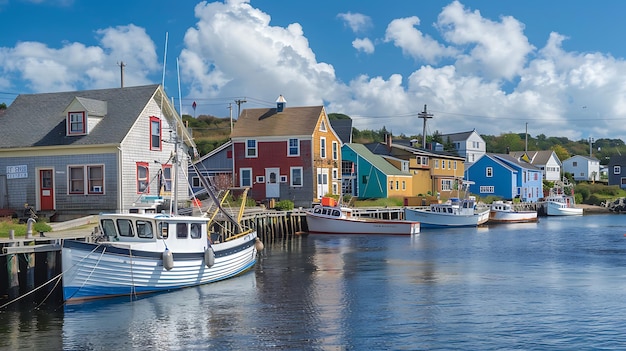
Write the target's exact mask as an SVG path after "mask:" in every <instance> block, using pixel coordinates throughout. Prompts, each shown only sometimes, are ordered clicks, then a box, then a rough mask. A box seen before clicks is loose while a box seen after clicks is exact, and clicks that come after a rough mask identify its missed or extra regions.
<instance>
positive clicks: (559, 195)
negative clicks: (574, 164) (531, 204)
mask: <svg viewBox="0 0 626 351" xmlns="http://www.w3.org/2000/svg"><path fill="white" fill-rule="evenodd" d="M564 189H565V185H564V184H562V183H561V182H557V183H555V186H554V187H553V188H552V189H550V193H549V195H548V196H547V197H545V198H544V201H543V210H544V211H545V214H546V215H548V216H581V215H582V214H583V209H582V208H578V207H576V203H575V201H574V192H573V191H572V195H565V192H564Z"/></svg>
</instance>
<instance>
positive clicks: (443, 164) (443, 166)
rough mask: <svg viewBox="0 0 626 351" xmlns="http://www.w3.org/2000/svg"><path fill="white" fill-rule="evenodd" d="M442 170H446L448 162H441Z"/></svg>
mask: <svg viewBox="0 0 626 351" xmlns="http://www.w3.org/2000/svg"><path fill="white" fill-rule="evenodd" d="M441 169H446V160H441Z"/></svg>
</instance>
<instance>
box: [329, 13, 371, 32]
mask: <svg viewBox="0 0 626 351" xmlns="http://www.w3.org/2000/svg"><path fill="white" fill-rule="evenodd" d="M337 17H338V18H340V19H342V20H343V21H344V22H345V24H346V25H347V26H348V27H350V29H351V30H352V31H353V32H354V33H360V32H363V31H366V30H368V29H370V28H371V27H372V26H373V24H372V19H371V18H370V17H369V16H366V15H364V14H361V13H351V12H346V13H340V14H338V15H337Z"/></svg>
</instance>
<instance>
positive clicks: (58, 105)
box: [0, 84, 159, 148]
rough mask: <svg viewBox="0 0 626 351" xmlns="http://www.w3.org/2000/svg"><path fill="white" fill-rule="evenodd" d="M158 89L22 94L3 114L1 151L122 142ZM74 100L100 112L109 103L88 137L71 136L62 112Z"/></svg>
mask: <svg viewBox="0 0 626 351" xmlns="http://www.w3.org/2000/svg"><path fill="white" fill-rule="evenodd" d="M158 88H159V85H158V84H153V85H145V86H137V87H126V88H114V89H100V90H85V91H71V92H60V93H44V94H23V95H19V96H18V97H17V98H16V99H15V100H14V101H13V103H12V104H11V105H10V106H9V107H8V108H7V110H6V112H5V113H4V114H3V115H0V148H17V147H32V146H58V145H99V144H111V143H114V144H115V143H121V142H122V140H123V139H124V137H125V136H126V135H127V133H128V131H129V130H130V128H131V127H132V125H133V124H134V123H135V121H136V119H137V117H138V116H139V115H141V113H142V111H143V110H144V108H145V107H146V105H147V103H148V102H149V101H150V99H151V98H152V96H154V94H155V93H156V91H157V89H158ZM74 98H81V103H83V104H87V105H89V106H85V107H86V108H94V109H97V110H99V111H103V108H105V107H104V105H103V104H102V103H101V102H106V108H105V111H106V115H105V116H104V118H103V120H102V121H101V122H100V123H99V124H98V125H97V126H96V127H95V128H94V129H93V130H91V131H90V132H89V134H87V135H81V136H70V137H68V136H66V116H65V115H64V114H63V111H64V110H65V109H66V108H67V107H68V105H69V104H70V103H71V102H72V100H74ZM97 101H100V102H97Z"/></svg>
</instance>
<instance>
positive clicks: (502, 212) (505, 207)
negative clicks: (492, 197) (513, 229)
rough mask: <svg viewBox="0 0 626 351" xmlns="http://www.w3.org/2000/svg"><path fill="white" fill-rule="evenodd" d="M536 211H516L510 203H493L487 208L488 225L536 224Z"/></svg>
mask: <svg viewBox="0 0 626 351" xmlns="http://www.w3.org/2000/svg"><path fill="white" fill-rule="evenodd" d="M536 221H537V211H521V210H516V209H515V208H514V206H513V204H512V203H510V202H503V201H494V202H493V203H492V204H491V205H490V206H489V223H524V222H536Z"/></svg>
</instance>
